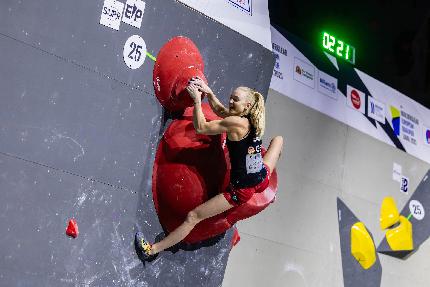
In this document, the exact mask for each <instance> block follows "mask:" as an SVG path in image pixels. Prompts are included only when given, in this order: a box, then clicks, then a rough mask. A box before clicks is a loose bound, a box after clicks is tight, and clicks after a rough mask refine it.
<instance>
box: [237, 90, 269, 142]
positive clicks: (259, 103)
mask: <svg viewBox="0 0 430 287" xmlns="http://www.w3.org/2000/svg"><path fill="white" fill-rule="evenodd" d="M240 88H242V89H243V90H245V91H246V93H247V98H248V101H249V102H250V103H251V104H252V105H251V108H250V109H249V110H248V113H247V116H248V118H249V121H250V122H251V125H252V126H253V127H254V128H255V133H256V135H257V136H258V137H259V138H262V137H263V135H264V129H265V124H266V122H265V108H264V97H263V95H262V94H260V93H259V92H257V91H255V90H253V89H251V88H248V87H240Z"/></svg>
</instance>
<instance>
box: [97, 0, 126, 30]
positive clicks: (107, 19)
mask: <svg viewBox="0 0 430 287" xmlns="http://www.w3.org/2000/svg"><path fill="white" fill-rule="evenodd" d="M123 10H124V3H122V2H120V1H116V0H105V1H104V3H103V8H102V14H101V16H100V24H102V25H104V26H106V27H109V28H112V29H114V30H119V26H120V25H121V19H122V11H123Z"/></svg>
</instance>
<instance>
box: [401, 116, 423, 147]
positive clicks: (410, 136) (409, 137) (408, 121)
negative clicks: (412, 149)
mask: <svg viewBox="0 0 430 287" xmlns="http://www.w3.org/2000/svg"><path fill="white" fill-rule="evenodd" d="M400 120H401V121H400V127H401V129H400V134H401V136H402V139H403V140H405V141H408V142H410V143H412V144H414V145H417V144H418V139H417V137H418V132H417V129H418V126H419V124H420V121H419V120H418V118H416V117H415V116H414V115H412V114H410V113H407V112H405V111H404V110H401V111H400Z"/></svg>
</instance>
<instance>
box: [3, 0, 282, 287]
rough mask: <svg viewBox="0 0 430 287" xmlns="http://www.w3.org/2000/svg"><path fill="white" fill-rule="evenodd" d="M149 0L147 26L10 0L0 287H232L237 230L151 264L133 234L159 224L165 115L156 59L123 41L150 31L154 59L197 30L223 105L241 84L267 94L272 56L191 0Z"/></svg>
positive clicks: (61, 5)
mask: <svg viewBox="0 0 430 287" xmlns="http://www.w3.org/2000/svg"><path fill="white" fill-rule="evenodd" d="M124 2H125V0H124ZM145 2H146V8H145V11H144V14H143V17H142V25H141V28H140V29H138V28H135V27H133V26H130V25H128V24H126V23H121V25H120V28H119V30H114V29H111V28H108V27H106V26H103V25H100V24H99V20H100V15H101V13H102V7H103V4H104V1H102V0H98V1H85V0H76V1H66V0H57V1H53V0H51V1H42V0H25V1H24V0H21V1H15V0H3V1H1V2H0V75H1V77H0V87H1V92H0V95H1V97H0V99H1V103H0V191H1V192H0V230H1V232H0V286H111V285H112V286H219V285H221V283H222V279H223V275H224V270H225V266H226V262H227V259H228V255H229V252H230V240H231V236H232V232H231V231H228V232H227V233H226V234H225V235H224V236H223V237H221V238H220V240H218V241H215V242H213V243H211V244H205V245H204V246H196V247H194V248H192V249H191V250H184V248H180V249H176V250H173V251H166V252H163V253H161V254H160V256H159V257H158V258H157V259H156V260H154V261H152V262H148V263H146V264H143V263H142V262H141V261H140V260H139V259H138V257H137V256H136V254H135V249H134V245H133V235H134V233H135V231H136V230H142V231H144V232H145V233H146V234H148V236H149V237H151V238H155V237H156V236H157V235H159V234H161V233H162V228H161V226H160V225H159V222H158V219H157V217H156V213H155V211H154V206H153V202H152V194H151V175H152V164H153V161H154V154H155V150H156V148H157V143H158V140H159V138H160V136H161V135H162V132H163V130H164V128H165V125H164V120H165V118H164V117H163V110H162V107H161V106H160V105H159V103H158V102H157V100H156V99H155V97H154V93H153V89H152V69H153V63H154V62H153V61H152V60H151V59H150V58H149V57H147V58H146V59H145V62H144V63H143V65H142V66H141V67H140V68H139V69H136V70H131V69H129V68H128V67H127V66H126V64H125V63H124V61H123V48H124V44H125V42H126V40H127V39H128V38H129V37H130V36H132V35H139V36H141V37H142V38H143V39H144V40H145V43H146V47H147V50H148V52H149V53H151V54H152V55H154V56H156V54H157V51H158V50H159V49H160V47H161V46H162V45H163V44H164V43H165V42H166V41H168V40H169V39H170V38H172V37H174V36H178V35H183V36H186V37H189V38H191V39H192V40H193V41H194V42H195V43H196V45H197V47H198V48H199V49H200V51H201V53H202V56H203V59H204V61H205V65H206V67H205V74H206V76H207V78H208V80H209V84H210V85H211V86H212V87H213V89H214V91H215V92H216V93H217V94H218V95H219V97H220V98H221V99H222V100H223V101H226V99H227V97H228V96H229V94H230V91H231V90H232V89H233V88H234V87H236V86H238V85H247V86H250V87H254V88H256V89H258V90H260V91H262V92H263V93H267V90H268V86H269V82H270V77H271V73H272V68H273V63H274V59H273V56H272V54H271V52H270V51H268V50H267V49H265V48H263V47H262V46H260V45H259V44H257V43H255V42H253V41H251V40H249V39H247V38H246V37H243V36H242V35H240V34H238V33H237V32H234V31H232V30H230V29H229V28H227V27H225V26H223V25H221V24H219V23H217V22H215V21H213V20H211V19H209V18H207V17H205V16H203V15H201V14H199V13H198V12H196V11H194V10H192V9H190V8H188V7H186V6H185V5H183V4H181V3H178V2H176V1H173V0H152V1H149V0H148V1H145ZM70 218H76V220H77V222H78V225H79V231H80V235H79V237H78V238H76V239H71V238H68V237H66V236H65V228H66V225H67V221H68V219H70Z"/></svg>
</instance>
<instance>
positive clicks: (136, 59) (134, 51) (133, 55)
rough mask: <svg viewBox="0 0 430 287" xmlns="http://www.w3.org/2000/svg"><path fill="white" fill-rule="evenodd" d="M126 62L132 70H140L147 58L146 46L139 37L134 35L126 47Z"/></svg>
mask: <svg viewBox="0 0 430 287" xmlns="http://www.w3.org/2000/svg"><path fill="white" fill-rule="evenodd" d="M123 56H124V62H125V64H126V65H127V66H128V67H129V68H130V69H133V70H135V69H138V68H140V66H142V64H143V62H144V61H145V58H146V44H145V41H144V40H143V39H142V37H140V36H139V35H133V36H131V37H130V38H128V40H127V41H126V42H125V45H124V52H123Z"/></svg>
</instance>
